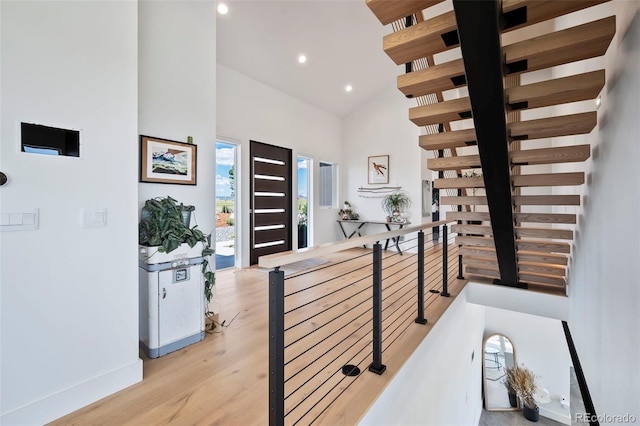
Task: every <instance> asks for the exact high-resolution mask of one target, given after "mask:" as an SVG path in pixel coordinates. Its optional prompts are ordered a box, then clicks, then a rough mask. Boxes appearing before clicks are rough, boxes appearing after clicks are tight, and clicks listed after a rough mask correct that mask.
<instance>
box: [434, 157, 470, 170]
mask: <svg viewBox="0 0 640 426" xmlns="http://www.w3.org/2000/svg"><path fill="white" fill-rule="evenodd" d="M480 167H481V163H480V156H479V155H461V156H458V157H441V158H429V159H427V168H428V169H429V170H434V171H441V170H455V169H475V168H480Z"/></svg>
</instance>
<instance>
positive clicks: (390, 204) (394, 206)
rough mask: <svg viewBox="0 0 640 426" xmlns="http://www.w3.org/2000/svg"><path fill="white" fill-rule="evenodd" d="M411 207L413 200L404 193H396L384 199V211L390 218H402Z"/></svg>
mask: <svg viewBox="0 0 640 426" xmlns="http://www.w3.org/2000/svg"><path fill="white" fill-rule="evenodd" d="M409 207H411V198H409V195H408V194H407V193H406V192H404V191H395V192H393V193H391V194H389V195H386V196H385V197H384V198H383V199H382V209H383V210H384V212H385V213H386V214H387V216H388V217H393V216H400V214H401V213H403V212H404V211H405V210H407V209H408V208H409Z"/></svg>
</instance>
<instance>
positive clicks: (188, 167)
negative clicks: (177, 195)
mask: <svg viewBox="0 0 640 426" xmlns="http://www.w3.org/2000/svg"><path fill="white" fill-rule="evenodd" d="M197 148H198V147H197V146H196V145H193V144H189V143H184V142H177V141H172V140H168V139H161V138H155V137H152V136H144V135H140V182H150V183H172V184H177V185H196V164H197Z"/></svg>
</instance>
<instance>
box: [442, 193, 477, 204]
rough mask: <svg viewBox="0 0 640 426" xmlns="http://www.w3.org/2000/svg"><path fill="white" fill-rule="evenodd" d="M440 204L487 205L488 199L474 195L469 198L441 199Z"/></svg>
mask: <svg viewBox="0 0 640 426" xmlns="http://www.w3.org/2000/svg"><path fill="white" fill-rule="evenodd" d="M440 204H443V205H445V206H465V205H467V206H469V205H471V206H473V205H476V206H479V205H487V197H485V196H483V195H473V196H468V197H440Z"/></svg>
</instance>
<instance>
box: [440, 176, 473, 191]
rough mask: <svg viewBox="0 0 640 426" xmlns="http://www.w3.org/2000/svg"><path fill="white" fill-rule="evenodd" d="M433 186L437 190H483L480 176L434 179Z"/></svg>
mask: <svg viewBox="0 0 640 426" xmlns="http://www.w3.org/2000/svg"><path fill="white" fill-rule="evenodd" d="M433 186H434V187H435V188H437V189H457V188H484V180H483V179H482V176H479V177H468V178H467V177H462V178H450V179H435V180H434V181H433Z"/></svg>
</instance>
